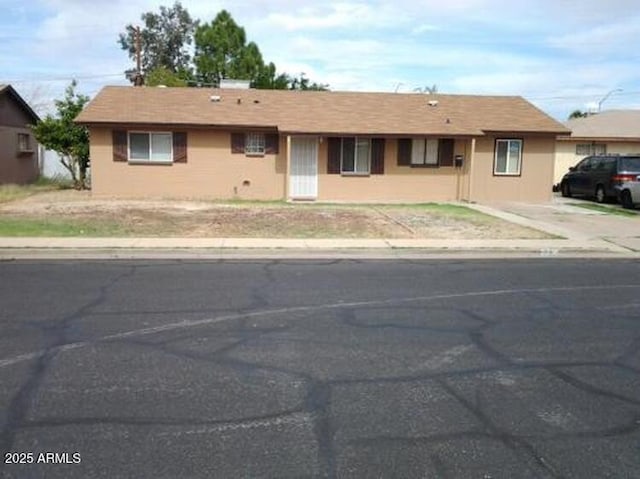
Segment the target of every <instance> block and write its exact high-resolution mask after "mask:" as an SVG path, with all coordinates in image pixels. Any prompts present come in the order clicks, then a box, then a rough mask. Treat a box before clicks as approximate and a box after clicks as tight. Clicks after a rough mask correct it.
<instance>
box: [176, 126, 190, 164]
mask: <svg viewBox="0 0 640 479" xmlns="http://www.w3.org/2000/svg"><path fill="white" fill-rule="evenodd" d="M173 162H174V163H186V162H187V134H186V133H185V132H174V133H173Z"/></svg>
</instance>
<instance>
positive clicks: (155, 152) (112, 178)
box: [76, 87, 569, 202]
mask: <svg viewBox="0 0 640 479" xmlns="http://www.w3.org/2000/svg"><path fill="white" fill-rule="evenodd" d="M76 121H78V122H79V123H81V124H85V125H87V126H88V127H89V129H90V134H91V169H92V193H93V194H94V195H97V196H114V197H174V198H175V197H182V198H186V197H191V198H247V199H260V200H270V199H292V200H297V199H300V200H320V201H356V202H363V201H376V202H382V201H385V202H393V201H407V202H422V201H450V200H467V201H493V200H521V201H536V202H544V201H548V200H549V199H550V198H551V188H550V187H549V184H550V182H551V180H552V178H553V162H554V153H555V144H556V137H557V135H559V134H567V133H569V132H568V130H567V129H566V128H565V127H564V126H563V125H562V124H560V123H558V122H556V121H555V120H553V119H552V118H551V117H549V116H547V115H546V114H544V113H543V112H541V111H540V110H538V109H537V108H535V107H534V106H533V105H531V104H530V103H528V102H527V101H525V100H524V99H522V98H520V97H499V96H492V97H490V96H486V97H484V96H464V95H440V94H438V95H424V94H395V93H353V92H315V91H282V90H254V89H248V90H234V89H224V90H220V89H215V90H212V89H199V88H153V87H142V88H140V87H106V88H104V89H103V90H102V91H101V92H100V93H99V94H98V95H97V96H96V97H95V98H94V99H93V101H91V102H90V103H89V104H88V106H87V107H86V108H85V109H84V111H83V112H82V113H81V114H80V115H79V116H78V118H77V120H76Z"/></svg>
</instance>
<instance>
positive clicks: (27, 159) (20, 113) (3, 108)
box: [0, 85, 40, 184]
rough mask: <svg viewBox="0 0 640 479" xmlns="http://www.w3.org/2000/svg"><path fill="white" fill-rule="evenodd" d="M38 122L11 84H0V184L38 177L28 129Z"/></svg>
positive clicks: (36, 151)
mask: <svg viewBox="0 0 640 479" xmlns="http://www.w3.org/2000/svg"><path fill="white" fill-rule="evenodd" d="M38 121H40V118H38V115H36V114H35V112H34V111H33V110H32V109H31V107H30V106H29V105H27V103H26V102H25V101H24V100H23V99H22V98H21V97H20V95H18V93H17V92H16V91H15V90H14V89H13V87H12V86H11V85H0V183H18V184H23V183H29V182H32V181H35V180H36V179H37V178H38V175H39V166H38V144H37V143H36V140H35V138H34V137H33V133H32V132H31V129H30V128H29V125H34V124H36V123H37V122H38Z"/></svg>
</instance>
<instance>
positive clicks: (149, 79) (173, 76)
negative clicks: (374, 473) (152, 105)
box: [144, 67, 187, 87]
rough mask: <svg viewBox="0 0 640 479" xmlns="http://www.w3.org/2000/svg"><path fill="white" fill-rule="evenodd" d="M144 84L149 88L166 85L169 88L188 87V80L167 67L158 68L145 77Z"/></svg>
mask: <svg viewBox="0 0 640 479" xmlns="http://www.w3.org/2000/svg"><path fill="white" fill-rule="evenodd" d="M144 83H145V85H147V86H158V85H164V86H169V87H180V86H182V87H184V86H187V79H185V78H181V77H180V75H179V74H178V73H174V72H172V71H171V70H169V69H168V68H166V67H157V68H154V69H153V70H151V71H150V72H149V73H147V75H146V76H145V79H144Z"/></svg>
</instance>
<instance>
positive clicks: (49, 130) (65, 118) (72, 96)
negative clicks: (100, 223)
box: [31, 80, 89, 189]
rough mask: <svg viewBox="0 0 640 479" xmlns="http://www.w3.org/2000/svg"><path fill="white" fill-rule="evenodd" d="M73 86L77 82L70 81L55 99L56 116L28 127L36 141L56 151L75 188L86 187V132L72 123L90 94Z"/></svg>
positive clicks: (49, 116)
mask: <svg viewBox="0 0 640 479" xmlns="http://www.w3.org/2000/svg"><path fill="white" fill-rule="evenodd" d="M76 85H77V83H76V81H75V80H74V81H72V82H71V84H70V85H69V86H68V87H67V89H66V90H65V96H64V98H63V99H62V100H56V101H55V105H56V110H57V113H56V115H55V116H52V115H47V116H46V117H45V119H44V120H42V121H41V122H39V123H38V124H37V125H32V127H31V128H32V130H33V134H34V136H35V137H36V139H37V140H38V143H40V144H41V145H42V146H44V147H45V148H46V149H48V150H53V151H55V152H56V153H58V155H59V156H60V162H61V163H62V165H63V166H64V167H65V168H66V169H67V170H68V171H69V173H70V174H71V179H72V180H73V184H74V187H75V188H77V189H85V188H86V187H87V184H86V178H87V168H88V167H89V131H88V130H87V128H85V127H84V126H80V125H77V124H76V123H74V119H75V118H76V116H78V114H79V113H80V112H81V111H82V109H83V108H84V106H85V105H86V104H87V102H88V101H89V97H88V96H85V95H80V94H78V93H76V91H75V88H76Z"/></svg>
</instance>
